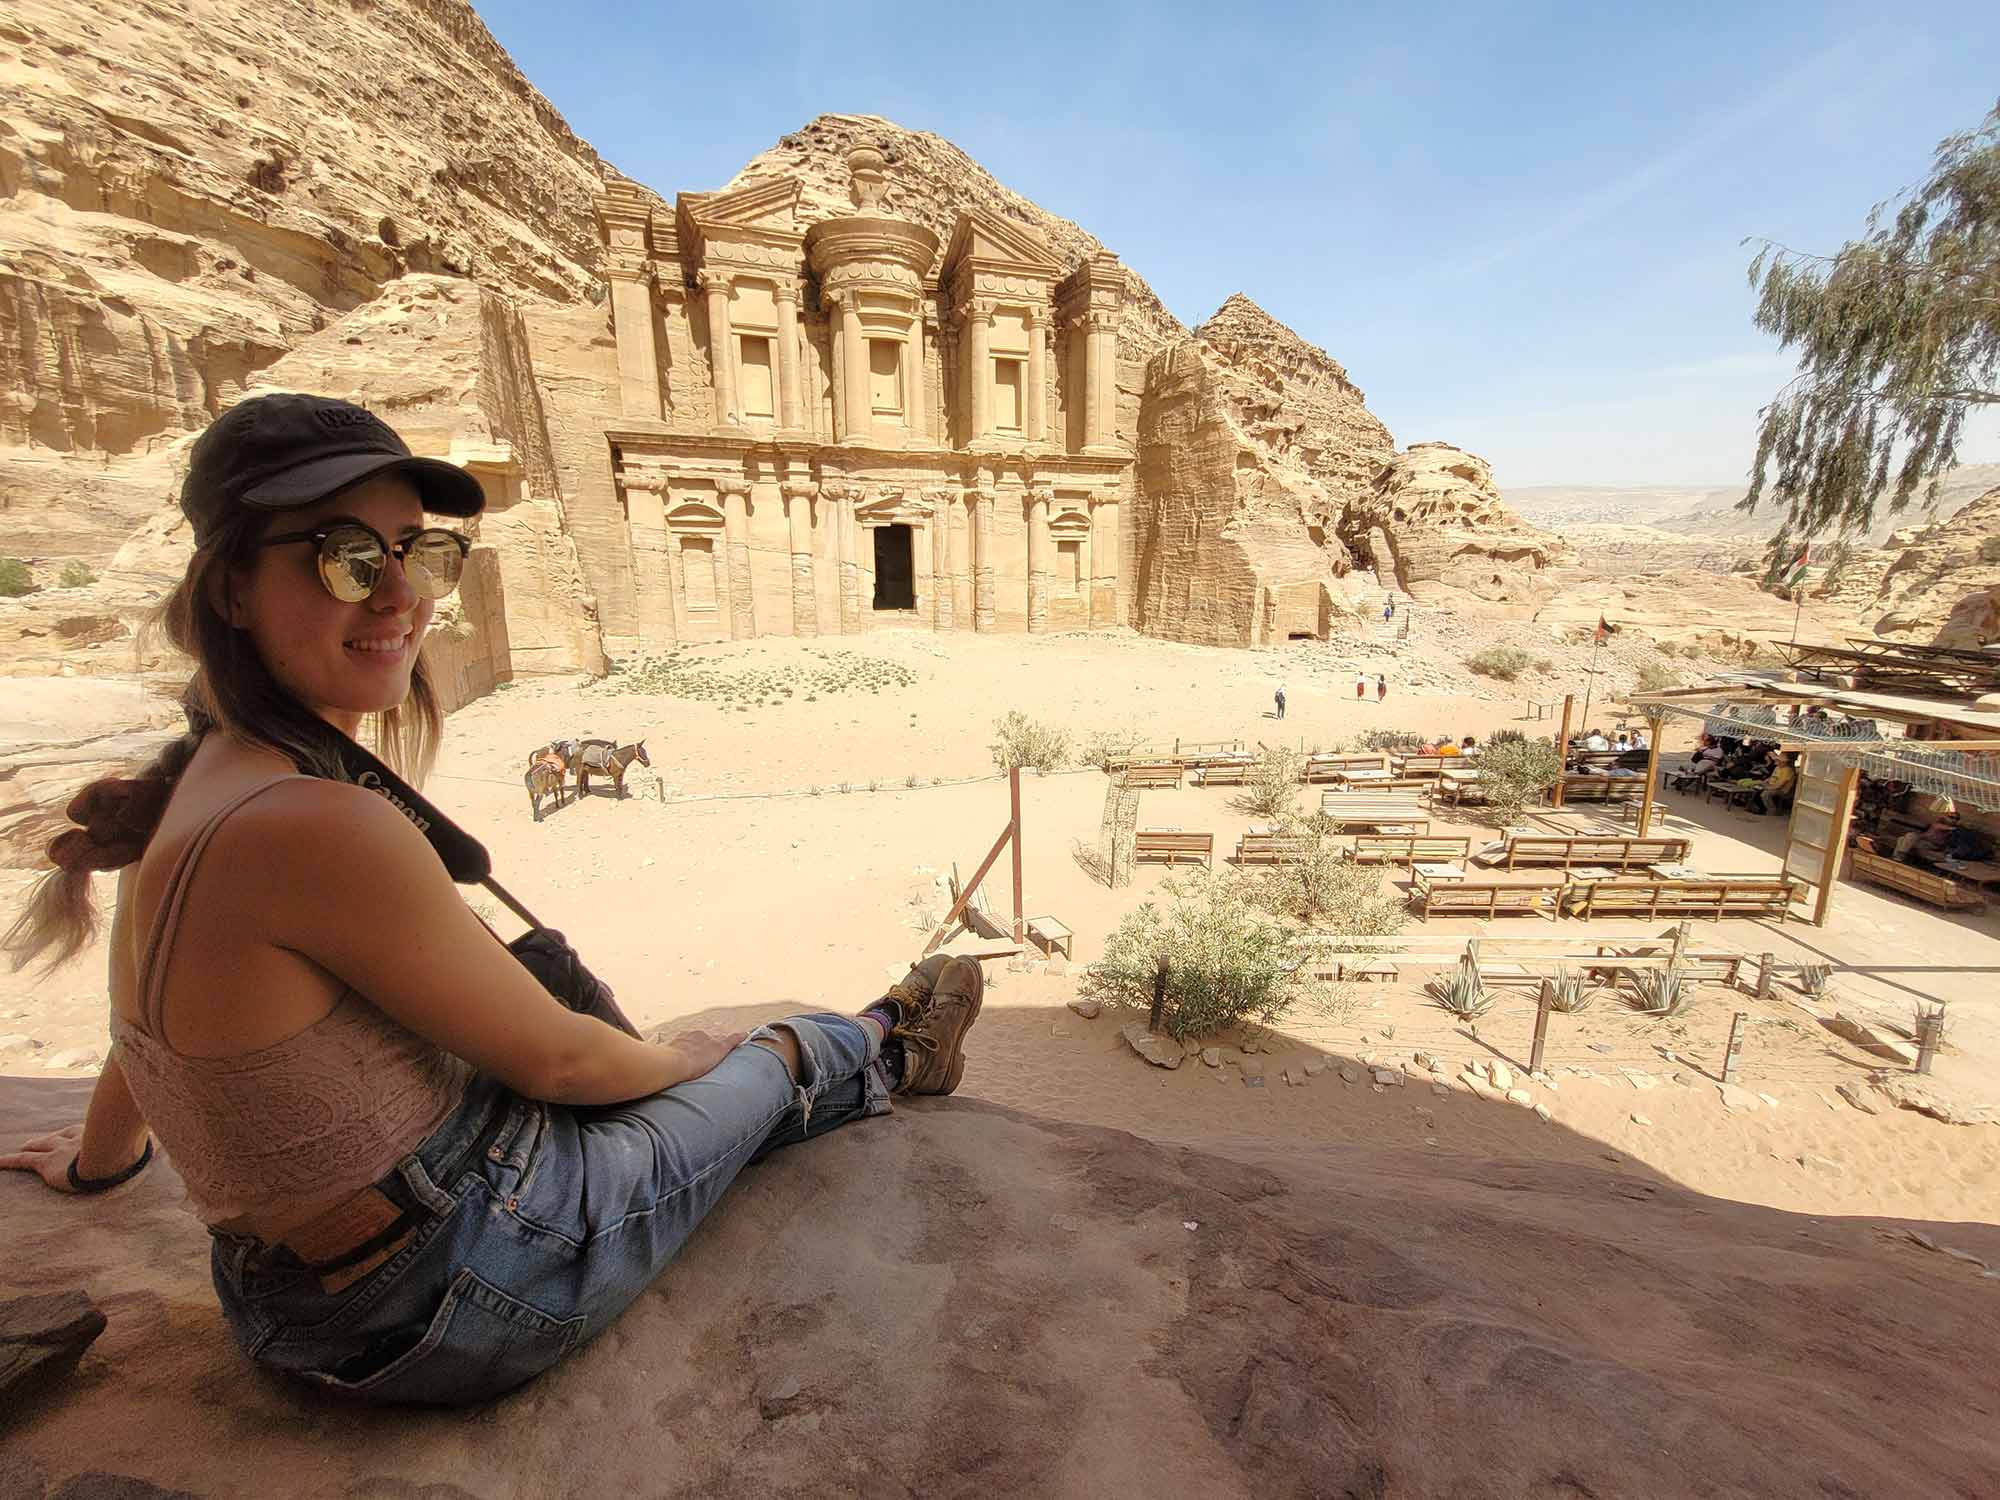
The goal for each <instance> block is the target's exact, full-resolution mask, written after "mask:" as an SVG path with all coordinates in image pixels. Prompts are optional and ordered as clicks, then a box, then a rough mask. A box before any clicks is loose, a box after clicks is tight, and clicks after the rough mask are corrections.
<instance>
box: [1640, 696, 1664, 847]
mask: <svg viewBox="0 0 2000 1500" xmlns="http://www.w3.org/2000/svg"><path fill="white" fill-rule="evenodd" d="M1665 723H1666V720H1665V719H1660V718H1649V719H1647V720H1646V791H1645V795H1644V796H1642V797H1641V798H1640V799H1639V837H1640V838H1644V837H1645V836H1646V835H1647V833H1648V832H1649V831H1650V830H1651V829H1652V826H1653V799H1654V797H1655V796H1657V795H1658V793H1659V786H1660V727H1661V726H1662V725H1663V724H1665Z"/></svg>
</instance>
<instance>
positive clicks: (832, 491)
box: [819, 479, 860, 503]
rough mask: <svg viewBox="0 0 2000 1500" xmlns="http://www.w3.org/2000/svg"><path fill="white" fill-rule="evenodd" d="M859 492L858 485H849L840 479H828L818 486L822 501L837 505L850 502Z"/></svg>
mask: <svg viewBox="0 0 2000 1500" xmlns="http://www.w3.org/2000/svg"><path fill="white" fill-rule="evenodd" d="M859 490H860V486H859V485H854V484H849V483H847V482H846V481H845V480H841V479H829V480H826V481H824V482H823V483H822V484H821V485H820V487H819V495H820V498H821V499H822V500H832V501H834V502H836V503H838V502H840V501H842V500H852V499H853V498H854V497H855V495H856V493H857V492H858V491H859Z"/></svg>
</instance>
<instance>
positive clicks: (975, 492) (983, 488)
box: [965, 484, 994, 505]
mask: <svg viewBox="0 0 2000 1500" xmlns="http://www.w3.org/2000/svg"><path fill="white" fill-rule="evenodd" d="M993 496H994V491H993V488H992V486H990V485H984V484H968V485H967V486H966V487H965V498H966V499H968V500H970V501H971V502H972V503H973V504H974V505H991V504H992V503H993Z"/></svg>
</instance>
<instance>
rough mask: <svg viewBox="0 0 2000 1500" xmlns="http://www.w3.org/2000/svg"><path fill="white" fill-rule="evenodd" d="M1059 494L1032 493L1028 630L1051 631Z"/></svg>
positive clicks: (1040, 490)
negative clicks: (1052, 544)
mask: <svg viewBox="0 0 2000 1500" xmlns="http://www.w3.org/2000/svg"><path fill="white" fill-rule="evenodd" d="M1054 498H1055V491H1054V490H1051V489H1046V488H1044V487H1042V486H1039V485H1038V486H1036V487H1035V488H1034V489H1031V490H1029V491H1028V629H1030V630H1047V629H1048V628H1049V502H1050V501H1051V500H1053V499H1054Z"/></svg>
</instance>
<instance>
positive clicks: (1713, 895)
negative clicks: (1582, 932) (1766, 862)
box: [1563, 875, 1798, 922]
mask: <svg viewBox="0 0 2000 1500" xmlns="http://www.w3.org/2000/svg"><path fill="white" fill-rule="evenodd" d="M1797 891H1798V883H1797V882H1796V881H1794V880H1792V879H1791V878H1790V877H1789V876H1784V875H1735V876H1731V875H1721V876H1716V877H1713V878H1710V879H1702V880H1653V879H1639V878H1637V877H1627V876H1614V877H1613V878H1612V879H1609V880H1579V881H1577V882H1575V883H1574V884H1572V885H1571V886H1570V888H1569V890H1568V892H1567V893H1566V894H1565V895H1564V897H1563V908H1564V910H1566V911H1567V912H1568V913H1569V914H1570V915H1571V916H1573V917H1614V916H1615V917H1633V916H1640V917H1710V918H1713V919H1714V920H1716V921H1718V922H1719V921H1721V920H1722V919H1723V918H1724V917H1776V918H1778V920H1779V921H1783V920H1784V919H1785V918H1786V917H1787V916H1788V915H1790V913H1791V908H1792V898H1793V897H1794V896H1795V895H1796V894H1797Z"/></svg>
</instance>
